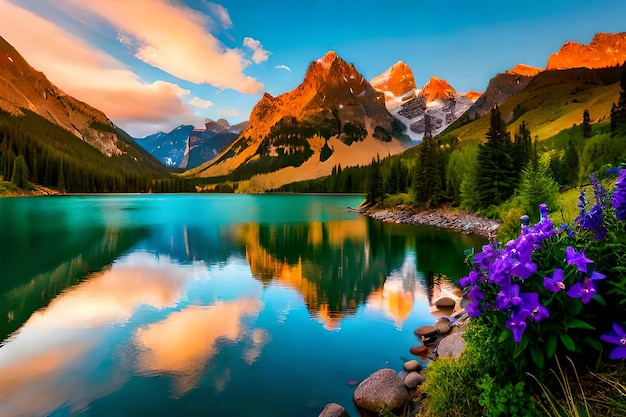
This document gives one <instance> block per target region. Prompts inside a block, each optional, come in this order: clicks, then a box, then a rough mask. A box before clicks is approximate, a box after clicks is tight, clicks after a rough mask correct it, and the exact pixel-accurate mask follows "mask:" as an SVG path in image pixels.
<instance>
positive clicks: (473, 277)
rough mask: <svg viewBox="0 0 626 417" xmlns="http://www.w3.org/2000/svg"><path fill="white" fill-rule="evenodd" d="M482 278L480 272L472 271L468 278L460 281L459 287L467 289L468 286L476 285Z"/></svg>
mask: <svg viewBox="0 0 626 417" xmlns="http://www.w3.org/2000/svg"><path fill="white" fill-rule="evenodd" d="M480 278H481V275H480V273H478V271H476V270H475V269H472V270H471V271H470V273H469V275H468V276H466V277H463V278H461V279H460V280H459V287H461V288H465V287H467V286H468V285H474V284H476V283H477V282H478V280H479V279H480Z"/></svg>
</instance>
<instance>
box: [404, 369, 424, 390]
mask: <svg viewBox="0 0 626 417" xmlns="http://www.w3.org/2000/svg"><path fill="white" fill-rule="evenodd" d="M424 381H426V378H424V375H422V374H420V373H419V372H409V373H408V375H407V376H406V377H404V385H406V387H407V388H409V389H413V388H415V387H417V386H418V385H420V384H421V383H423V382H424Z"/></svg>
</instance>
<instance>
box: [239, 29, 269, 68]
mask: <svg viewBox="0 0 626 417" xmlns="http://www.w3.org/2000/svg"><path fill="white" fill-rule="evenodd" d="M243 46H247V47H248V48H250V49H252V51H254V52H253V54H252V60H253V61H254V62H255V63H257V64H260V63H261V62H265V61H267V60H268V59H269V57H270V52H269V51H267V50H266V49H264V48H263V45H261V42H260V41H258V40H256V39H254V38H250V37H247V36H246V37H245V38H243Z"/></svg>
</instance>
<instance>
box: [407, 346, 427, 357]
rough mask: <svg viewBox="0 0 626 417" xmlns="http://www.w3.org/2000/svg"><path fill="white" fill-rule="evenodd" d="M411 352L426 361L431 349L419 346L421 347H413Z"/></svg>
mask: <svg viewBox="0 0 626 417" xmlns="http://www.w3.org/2000/svg"><path fill="white" fill-rule="evenodd" d="M409 352H410V353H411V355H415V356H419V357H420V359H425V358H427V357H428V354H429V353H430V349H428V347H426V346H424V345H419V346H413V347H411V348H410V349H409Z"/></svg>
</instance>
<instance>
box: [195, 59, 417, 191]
mask: <svg viewBox="0 0 626 417" xmlns="http://www.w3.org/2000/svg"><path fill="white" fill-rule="evenodd" d="M397 127H398V126H397V123H396V122H394V119H393V117H392V116H391V115H390V114H389V112H388V111H387V110H386V108H385V106H384V98H383V95H382V94H380V93H377V92H376V91H374V89H373V88H372V86H371V85H370V84H369V83H368V82H367V80H365V79H364V78H363V76H362V75H361V74H359V73H358V72H357V70H356V69H355V67H354V65H352V64H347V63H346V62H345V61H344V60H342V59H341V58H340V57H338V56H337V54H336V53H335V52H333V51H331V52H329V53H327V54H326V55H325V56H324V57H323V58H320V59H318V60H316V61H313V62H312V63H311V64H310V65H309V68H308V70H307V72H306V75H305V77H304V80H303V82H302V84H300V85H299V86H298V87H296V88H295V89H294V90H292V91H290V92H288V93H284V94H282V95H280V96H277V97H273V96H271V95H269V94H267V93H266V94H265V95H264V96H263V97H262V98H261V100H260V101H259V102H258V103H257V104H256V106H255V107H254V109H253V110H252V113H251V115H250V123H249V125H248V127H247V128H246V129H245V130H244V131H242V132H241V135H240V136H239V138H238V139H237V140H236V141H235V142H234V143H233V144H232V145H231V146H229V147H228V148H226V149H225V150H224V151H223V152H222V153H221V154H220V155H219V156H218V157H217V158H216V159H215V160H213V161H211V162H210V163H207V164H205V165H202V166H201V167H199V168H198V169H196V170H192V171H190V172H189V175H197V176H202V177H211V176H223V175H228V176H229V178H230V179H232V180H234V181H243V180H250V181H249V183H248V185H249V186H250V187H252V189H251V191H259V190H260V189H267V188H274V187H277V186H279V185H281V184H284V183H286V182H291V181H293V180H297V179H310V178H316V177H318V176H322V175H327V174H329V173H330V172H331V171H332V168H333V167H334V166H336V165H338V164H341V165H342V166H351V165H358V164H365V163H369V162H371V160H372V158H374V157H376V155H379V156H383V157H384V156H387V155H390V154H396V153H399V152H401V151H403V150H404V149H405V147H406V146H407V145H408V142H407V140H406V139H402V138H401V137H400V136H399V135H398V134H397V131H396V129H397ZM344 149H349V150H350V151H349V152H345V151H344ZM259 174H266V175H259ZM253 177H255V178H253ZM240 190H242V189H241V188H240Z"/></svg>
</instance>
